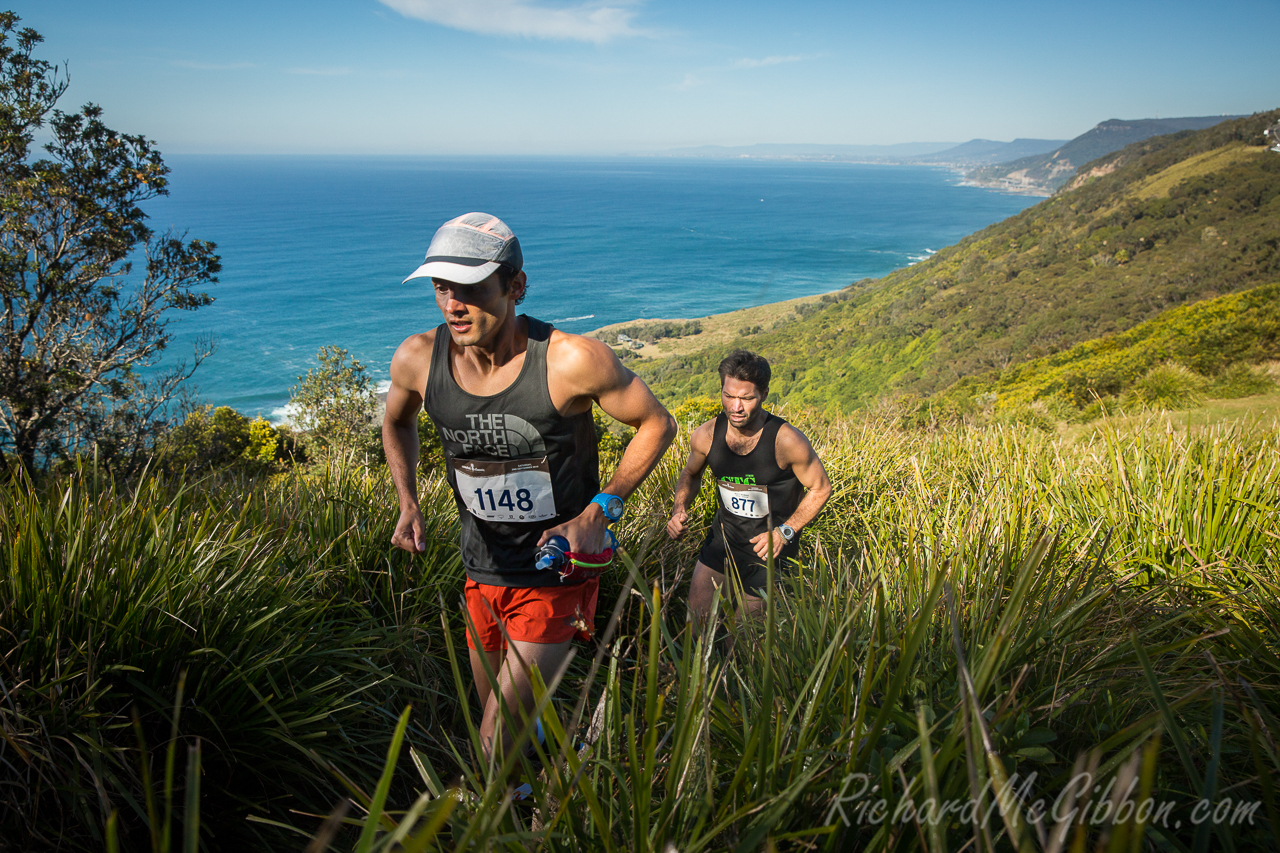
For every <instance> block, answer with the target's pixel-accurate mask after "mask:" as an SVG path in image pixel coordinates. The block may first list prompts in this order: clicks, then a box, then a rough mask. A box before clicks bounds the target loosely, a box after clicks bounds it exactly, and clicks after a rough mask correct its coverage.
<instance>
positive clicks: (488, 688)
mask: <svg viewBox="0 0 1280 853" xmlns="http://www.w3.org/2000/svg"><path fill="white" fill-rule="evenodd" d="M467 651H468V652H470V653H471V678H472V680H473V681H475V683H476V696H477V697H479V699H480V707H481V708H484V707H487V706H488V704H489V694H490V693H492V692H493V685H492V683H491V682H490V681H489V676H488V674H487V673H486V672H485V671H484V663H485V659H486V658H487V659H488V661H489V672H492V673H493V674H494V675H495V676H496V675H497V674H498V668H499V667H500V666H502V649H494V650H493V651H491V652H489V651H483V652H482V651H480V650H479V649H470V648H469V649H467Z"/></svg>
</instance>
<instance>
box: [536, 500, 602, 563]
mask: <svg viewBox="0 0 1280 853" xmlns="http://www.w3.org/2000/svg"><path fill="white" fill-rule="evenodd" d="M608 529H609V525H608V523H607V521H606V520H605V517H604V510H602V509H600V505H599V504H594V503H593V504H588V505H587V508H586V509H584V510H583V511H582V514H581V515H579V516H578V517H577V518H571V519H569V520H568V521H566V522H565V523H564V524H557V525H556V526H555V527H548V528H547V529H546V530H544V531H542V538H541V539H539V540H538V547H539V548H541V547H542V546H543V545H545V544H546V543H547V540H548V539H550V538H551V537H552V536H563V537H564V538H565V539H568V540H569V550H570V551H572V552H573V553H575V554H599V553H602V552H603V551H604V549H605V547H606V546H607V545H608V537H607V536H605V531H606V530H608Z"/></svg>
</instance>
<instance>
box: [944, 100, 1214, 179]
mask: <svg viewBox="0 0 1280 853" xmlns="http://www.w3.org/2000/svg"><path fill="white" fill-rule="evenodd" d="M1225 118H1226V117H1225V116H1187V117H1185V118H1147V119H1135V120H1125V119H1118V118H1113V119H1108V120H1107V121H1104V122H1101V123H1100V124H1098V125H1097V126H1096V127H1094V128H1092V129H1091V130H1089V131H1088V132H1087V133H1082V134H1081V135H1079V136H1077V137H1076V138H1075V139H1073V140H1071V141H1070V142H1068V143H1066V144H1065V145H1062V146H1061V147H1059V148H1056V149H1055V150H1053V151H1050V152H1048V153H1036V154H1031V155H1028V156H1025V157H1021V158H1019V159H1017V160H1012V161H1010V162H1005V163H1000V164H998V165H992V166H985V167H983V168H980V169H975V170H974V171H972V172H970V173H968V174H967V175H966V177H968V178H969V179H970V180H974V181H977V182H979V183H982V184H990V185H995V184H999V183H1002V182H1005V181H1009V180H1013V181H1015V182H1017V183H1020V184H1026V185H1029V186H1031V187H1034V188H1036V189H1039V190H1041V191H1043V192H1044V193H1046V194H1048V193H1050V192H1052V191H1054V190H1056V189H1058V188H1059V187H1061V186H1063V185H1064V184H1066V183H1067V182H1068V181H1070V180H1071V177H1072V176H1073V175H1074V174H1075V173H1076V169H1078V168H1079V167H1080V166H1081V165H1083V164H1085V163H1088V162H1090V161H1092V160H1096V159H1098V158H1099V157H1105V156H1106V155H1108V154H1110V153H1112V152H1114V151H1119V150H1120V149H1122V148H1124V147H1125V146H1128V145H1132V144H1133V143H1135V142H1141V141H1142V140H1144V139H1149V138H1151V137H1153V136H1162V135H1165V134H1170V133H1177V132H1178V131H1187V130H1203V129H1205V128H1207V127H1212V126H1213V125H1215V124H1218V123H1219V122H1221V121H1223V120H1224V119H1225Z"/></svg>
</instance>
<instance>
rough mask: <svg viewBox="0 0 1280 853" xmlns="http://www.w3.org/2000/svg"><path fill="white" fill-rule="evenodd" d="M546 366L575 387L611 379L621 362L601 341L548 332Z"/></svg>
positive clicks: (553, 331) (556, 330)
mask: <svg viewBox="0 0 1280 853" xmlns="http://www.w3.org/2000/svg"><path fill="white" fill-rule="evenodd" d="M547 365H548V367H549V368H550V369H551V370H554V371H555V372H556V373H558V374H560V375H561V376H564V377H568V378H572V379H574V380H577V381H575V383H574V384H575V385H580V384H584V385H585V386H589V387H594V386H596V385H600V384H604V383H605V382H606V381H607V380H615V381H616V377H617V375H618V371H619V368H621V363H620V362H619V361H618V356H617V355H615V354H614V352H613V349H612V348H610V347H609V345H608V344H606V343H605V342H604V341H598V340H596V339H595V338H588V337H584V336H582V335H574V334H571V333H569V332H562V331H560V330H559V329H552V330H551V337H550V339H549V340H548V341H547Z"/></svg>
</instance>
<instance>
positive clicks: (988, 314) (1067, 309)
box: [637, 110, 1280, 410]
mask: <svg viewBox="0 0 1280 853" xmlns="http://www.w3.org/2000/svg"><path fill="white" fill-rule="evenodd" d="M1277 118H1280V110H1276V111H1272V112H1270V113H1265V114H1258V115H1255V116H1251V117H1249V118H1245V119H1238V120H1234V121H1228V122H1223V123H1221V124H1219V125H1216V126H1214V127H1212V128H1209V129H1208V130H1203V131H1198V132H1184V133H1180V134H1174V135H1172V136H1165V137H1156V138H1152V139H1148V140H1145V141H1143V142H1140V143H1136V144H1135V145H1132V146H1130V147H1128V148H1126V149H1124V150H1123V151H1122V152H1118V153H1117V154H1114V155H1111V158H1110V160H1109V161H1108V162H1107V164H1106V165H1107V167H1108V169H1109V173H1107V174H1101V175H1100V176H1098V177H1096V178H1095V179H1093V180H1090V181H1088V182H1087V183H1085V184H1084V185H1083V186H1080V187H1078V188H1076V189H1073V190H1070V191H1068V192H1064V193H1062V194H1060V195H1058V196H1056V197H1054V198H1051V199H1047V200H1045V201H1044V202H1041V203H1040V204H1038V205H1035V206H1034V207H1031V208H1028V209H1027V210H1025V211H1023V212H1022V213H1020V214H1018V215H1017V216H1014V217H1011V218H1010V219H1007V220H1005V221H1004V222H1000V223H997V224H995V225H992V226H991V227H989V228H986V229H984V230H982V231H980V232H978V233H976V234H973V235H971V236H969V237H967V238H965V239H964V240H962V241H961V242H960V243H958V244H957V245H955V246H951V247H948V248H946V249H944V250H942V251H940V252H939V253H938V254H937V255H935V256H933V257H932V258H930V259H929V260H927V261H925V262H922V263H920V264H916V265H914V266H911V267H907V268H904V269H901V270H898V271H896V272H894V273H891V274H890V275H888V276H885V277H884V278H882V279H874V280H873V279H866V280H863V281H860V282H857V283H855V284H853V285H850V286H849V287H847V288H845V289H843V290H841V291H838V292H837V293H834V294H828V295H827V296H826V297H824V300H825V301H824V302H823V303H820V304H818V305H813V306H801V308H800V309H798V310H799V311H800V313H794V312H789V313H787V314H786V315H784V316H781V317H777V318H775V319H774V321H773V323H772V324H764V325H763V328H762V331H760V332H759V333H756V334H751V335H746V336H743V337H741V338H739V339H738V340H736V341H734V342H733V343H731V344H728V345H723V346H719V347H714V348H710V349H707V350H704V351H702V352H699V353H696V354H694V355H689V356H681V357H673V358H668V359H662V360H657V361H654V362H652V363H649V364H644V365H641V366H640V367H639V368H637V369H638V370H639V371H640V372H641V373H642V375H643V376H644V377H645V378H646V380H647V381H649V382H650V384H651V385H652V387H653V388H654V389H655V391H656V392H657V393H658V394H659V396H660V397H662V398H663V399H665V400H680V399H683V398H684V397H686V396H691V395H706V394H714V393H715V391H716V375H715V366H716V364H717V363H718V361H719V359H720V358H722V357H723V355H724V352H725V351H726V350H727V349H728V348H730V347H731V346H734V345H738V346H746V347H749V348H751V349H754V350H757V351H759V352H761V353H762V354H764V355H766V356H767V357H769V358H770V360H771V361H772V362H773V364H774V377H775V378H774V388H773V390H774V391H775V392H776V393H778V394H779V395H781V396H785V397H787V398H788V399H790V400H791V401H792V402H794V403H798V404H801V405H813V406H821V407H834V408H839V409H843V410H850V409H853V408H857V407H859V406H861V405H863V404H865V403H866V402H868V401H870V400H872V399H874V398H876V397H879V396H881V395H883V394H885V393H893V392H912V393H917V394H924V395H927V394H934V393H937V392H939V391H942V390H944V389H946V388H948V387H950V386H951V385H953V384H954V383H956V382H957V381H959V380H961V379H964V378H965V377H971V376H976V375H980V374H985V373H990V372H991V371H1001V370H1005V369H1007V368H1009V367H1012V366H1016V365H1018V364H1021V363H1023V362H1027V361H1030V360H1033V359H1037V358H1042V357H1044V356H1048V355H1052V354H1054V353H1058V352H1062V351H1064V350H1068V349H1070V348H1071V347H1073V346H1075V345H1076V344H1079V343H1081V342H1083V341H1087V340H1090V339H1093V338H1098V337H1101V336H1103V335H1108V334H1114V333H1117V332H1122V331H1125V330H1127V329H1130V328H1132V327H1134V326H1136V325H1138V324H1139V323H1142V322H1144V321H1146V320H1150V319H1153V318H1154V317H1156V316H1157V315H1159V314H1160V313H1161V312H1163V311H1165V310H1167V309H1169V308H1174V307H1177V306H1180V305H1184V304H1189V303H1194V302H1198V301H1200V300H1204V299H1210V298H1214V297H1217V296H1221V295H1223V294H1227V293H1236V292H1240V291H1243V290H1247V289H1250V288H1253V287H1258V286H1260V285H1264V284H1270V283H1273V282H1275V281H1280V156H1278V155H1277V154H1275V153H1274V152H1270V151H1268V150H1267V149H1266V147H1265V146H1264V145H1263V144H1262V143H1263V139H1262V136H1261V134H1262V130H1263V129H1264V128H1265V127H1267V126H1268V125H1270V124H1271V123H1273V122H1275V121H1276V120H1277Z"/></svg>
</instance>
